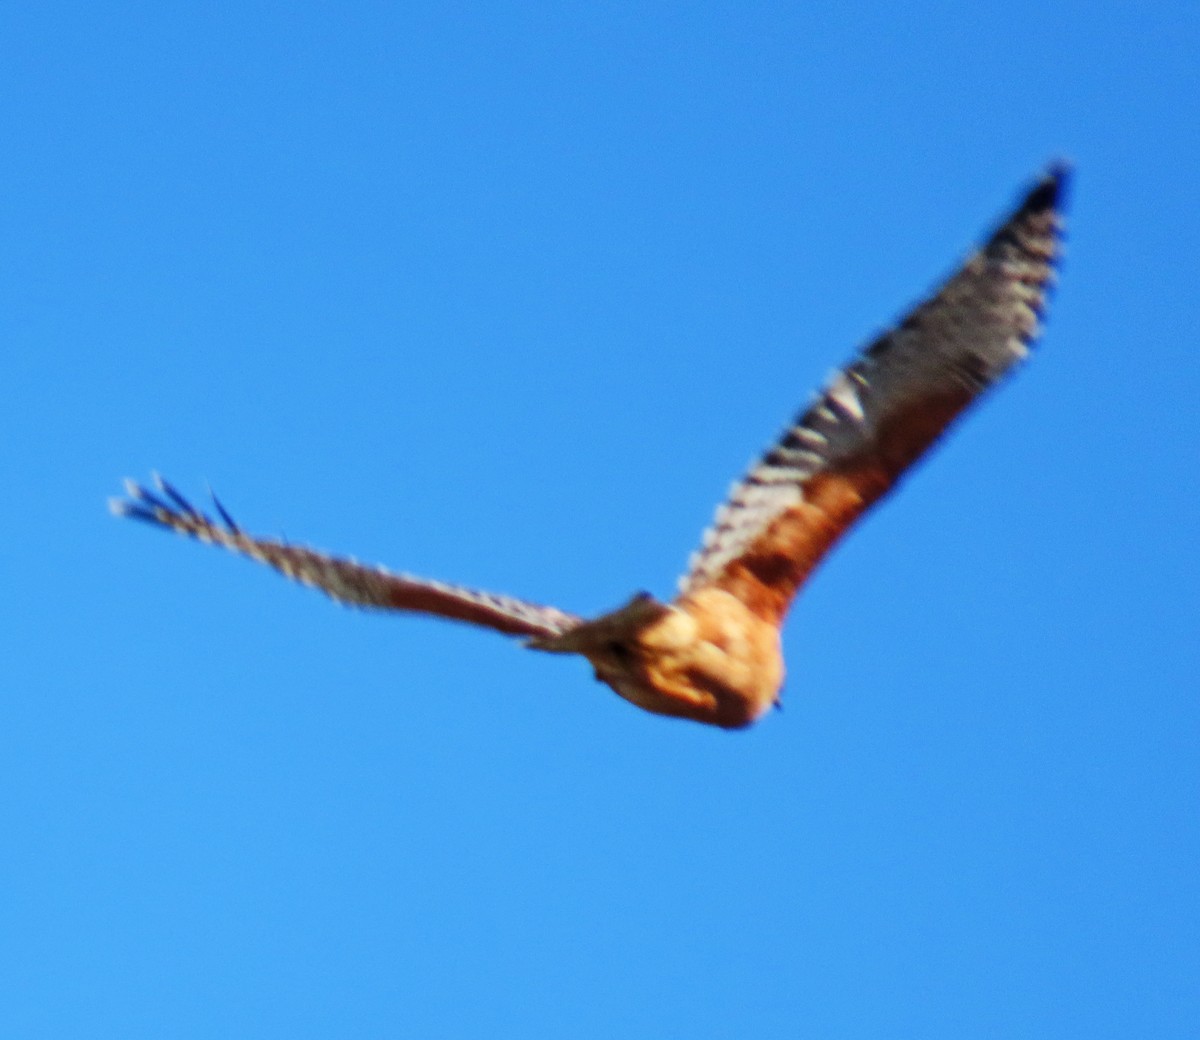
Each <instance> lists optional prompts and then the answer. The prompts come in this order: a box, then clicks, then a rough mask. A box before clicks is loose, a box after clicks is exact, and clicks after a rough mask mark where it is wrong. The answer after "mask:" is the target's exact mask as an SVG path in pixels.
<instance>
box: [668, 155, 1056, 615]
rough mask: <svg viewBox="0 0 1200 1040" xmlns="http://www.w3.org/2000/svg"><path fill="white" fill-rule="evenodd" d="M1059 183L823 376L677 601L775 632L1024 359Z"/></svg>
mask: <svg viewBox="0 0 1200 1040" xmlns="http://www.w3.org/2000/svg"><path fill="white" fill-rule="evenodd" d="M1067 176H1068V172H1067V170H1066V169H1065V168H1062V167H1056V168H1052V169H1051V170H1050V171H1049V172H1048V173H1047V174H1046V175H1045V177H1043V178H1042V180H1041V181H1040V182H1039V183H1038V184H1037V185H1035V186H1034V187H1033V189H1032V190H1031V191H1030V192H1029V193H1028V195H1027V196H1026V197H1025V199H1024V200H1023V201H1022V202H1021V203H1020V205H1019V206H1018V207H1017V208H1016V210H1015V211H1014V212H1013V213H1012V214H1011V215H1010V216H1009V218H1008V219H1007V220H1006V221H1005V222H1004V224H1002V225H1001V227H1000V228H999V229H998V230H997V231H996V232H995V233H994V234H993V235H992V237H991V238H990V239H989V240H988V242H987V243H986V244H985V245H984V246H983V248H982V249H980V250H979V251H978V252H976V253H975V254H974V255H973V256H971V257H969V258H968V259H967V261H966V262H965V263H964V264H963V266H962V267H961V268H960V269H959V270H958V271H957V272H956V273H955V274H954V275H952V276H951V277H950V279H949V280H948V281H946V283H945V284H944V285H942V287H941V288H940V289H939V290H938V291H937V292H936V293H935V294H934V295H933V296H932V297H931V298H929V299H928V300H926V301H925V302H924V303H923V304H921V305H920V306H918V307H917V308H916V309H915V310H913V311H912V312H911V313H910V314H909V315H908V316H907V317H905V318H904V319H903V320H902V321H901V322H900V323H899V325H897V326H896V327H895V328H893V329H891V330H890V331H888V332H886V333H885V334H884V335H882V336H881V337H880V338H879V339H877V340H876V341H875V342H874V343H872V344H871V345H870V346H868V347H867V348H866V349H865V350H864V351H863V352H862V353H861V354H859V356H858V357H857V358H855V360H854V361H853V362H852V363H851V364H850V365H849V366H848V367H847V368H845V369H843V370H842V371H840V372H838V373H836V374H835V375H834V376H833V378H832V379H831V380H830V381H829V383H828V385H826V387H825V388H824V389H823V390H822V391H821V392H820V393H819V394H818V395H817V397H816V400H815V401H814V402H813V403H812V405H811V406H810V407H809V408H808V409H807V410H805V411H804V412H802V413H801V414H800V415H799V416H798V417H797V419H796V421H795V423H794V424H793V425H792V426H791V427H790V428H789V429H788V430H787V431H786V432H785V433H784V435H783V437H782V438H781V439H780V441H779V442H778V443H777V444H776V445H775V447H773V448H772V449H771V450H770V451H768V452H767V453H766V455H764V456H763V458H762V459H761V460H760V461H759V462H758V464H757V465H755V466H754V467H753V469H751V470H750V472H749V473H748V474H747V475H746V477H745V478H744V479H743V480H742V481H741V482H740V483H739V484H737V485H736V486H735V487H734V489H733V491H732V493H731V496H730V498H729V501H728V502H727V503H726V504H725V505H723V506H722V507H721V509H720V510H719V511H718V513H717V516H716V520H715V522H714V525H713V527H712V528H711V529H710V530H709V531H708V532H707V534H706V535H705V538H704V544H703V547H702V548H701V550H700V551H699V552H698V553H697V554H696V555H695V556H694V557H693V559H692V563H691V568H690V570H689V573H688V574H687V575H686V576H685V577H684V578H683V579H682V581H681V583H680V590H681V591H680V594H681V597H686V596H687V595H689V594H690V593H694V592H696V591H698V590H699V589H701V588H705V587H709V586H716V587H719V588H723V589H725V590H727V591H729V592H731V593H732V594H734V595H735V596H737V597H738V598H739V599H741V600H742V601H743V602H744V603H746V604H747V606H749V607H750V608H751V609H752V610H753V611H754V612H755V613H756V614H758V615H759V616H760V617H763V618H765V619H768V620H770V621H772V622H774V623H778V622H780V621H781V620H782V618H783V615H784V614H785V613H786V611H787V609H788V606H789V605H790V603H791V601H792V599H793V597H794V596H795V594H796V591H797V589H798V588H799V587H800V585H801V584H802V583H803V582H804V580H805V578H806V577H807V576H808V574H809V573H810V572H811V571H812V569H813V567H815V566H816V564H817V563H818V562H819V561H820V560H821V558H822V557H823V556H824V555H825V554H826V553H827V552H828V551H829V549H830V547H831V546H832V545H833V544H834V543H835V542H836V541H837V540H838V539H839V538H840V537H841V536H842V535H843V534H845V533H846V531H847V530H849V528H850V526H851V525H852V524H853V523H854V522H855V520H857V519H858V517H859V516H861V515H862V513H863V512H864V511H865V510H867V509H868V508H869V507H870V506H871V505H872V504H874V503H875V502H877V501H878V500H879V499H880V498H882V497H883V496H884V495H885V494H887V492H888V491H889V490H891V488H892V487H893V486H894V485H895V483H896V481H897V480H898V478H899V477H900V476H901V474H902V473H904V471H905V470H906V469H907V468H908V467H909V466H911V465H912V464H913V463H914V462H916V461H917V459H919V458H920V457H921V456H922V455H923V454H924V453H925V451H926V450H927V449H928V448H929V447H930V446H931V445H932V444H933V443H934V441H936V440H937V439H938V438H939V437H940V436H941V435H942V433H943V432H944V431H945V430H946V428H947V427H948V426H949V425H950V424H951V423H952V422H953V421H954V419H955V418H957V416H958V415H959V414H960V413H961V412H962V411H963V410H964V409H965V408H967V406H968V405H970V404H971V403H972V402H973V401H975V400H976V399H977V398H978V397H979V396H980V395H981V394H982V393H983V392H984V391H985V390H987V389H988V388H989V387H990V386H992V385H993V384H995V383H996V382H997V381H998V380H999V379H1000V378H1001V377H1002V376H1003V375H1004V374H1005V373H1006V372H1007V371H1008V370H1009V369H1010V368H1011V367H1012V366H1013V365H1015V364H1016V363H1017V362H1018V361H1020V360H1021V359H1023V358H1024V357H1025V356H1026V355H1027V354H1028V352H1029V346H1030V344H1031V343H1032V341H1033V339H1034V338H1035V337H1036V336H1037V333H1038V319H1039V318H1040V317H1041V314H1042V312H1043V310H1044V307H1045V303H1046V294H1047V290H1048V288H1049V286H1050V284H1051V282H1052V280H1053V268H1054V263H1055V260H1056V258H1057V255H1058V247H1059V239H1060V235H1061V225H1062V220H1061V216H1060V208H1061V203H1062V200H1063V196H1064V193H1065V186H1066V181H1067Z"/></svg>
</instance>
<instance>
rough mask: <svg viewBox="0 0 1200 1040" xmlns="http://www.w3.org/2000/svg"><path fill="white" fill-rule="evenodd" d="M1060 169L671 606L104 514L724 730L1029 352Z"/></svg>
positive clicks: (763, 702) (689, 578) (810, 423)
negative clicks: (864, 531)
mask: <svg viewBox="0 0 1200 1040" xmlns="http://www.w3.org/2000/svg"><path fill="white" fill-rule="evenodd" d="M1067 176H1068V173H1067V170H1066V168H1065V167H1061V166H1056V167H1052V168H1051V169H1050V170H1049V171H1048V172H1047V173H1046V175H1045V176H1044V177H1043V178H1042V179H1041V180H1040V181H1039V182H1038V183H1037V184H1036V185H1035V186H1034V187H1033V188H1032V189H1031V190H1030V191H1029V192H1028V194H1027V195H1026V196H1025V198H1024V199H1023V200H1022V201H1021V203H1020V204H1019V205H1018V206H1017V208H1016V209H1015V210H1014V211H1013V212H1012V213H1011V214H1010V215H1009V217H1008V218H1007V220H1005V221H1004V223H1003V224H1002V225H1001V226H1000V228H999V229H998V230H997V231H996V232H995V233H994V234H993V235H992V236H991V237H990V238H989V239H988V240H987V242H986V244H985V245H984V246H983V247H982V248H981V249H980V250H979V251H978V252H976V253H974V254H973V255H972V256H970V257H969V258H968V259H967V260H966V262H965V263H964V264H963V265H962V267H961V268H960V269H959V270H958V271H957V272H955V273H954V274H953V275H952V276H951V277H950V278H949V279H948V280H947V281H946V282H945V283H944V284H943V285H942V286H941V288H940V289H938V291H937V292H936V293H935V294H934V295H933V296H931V297H930V298H929V299H928V300H926V301H925V302H924V303H922V304H920V305H919V306H918V307H916V308H915V309H914V310H913V311H912V312H911V313H910V314H908V315H907V316H906V317H905V318H904V319H903V320H902V321H901V322H900V323H899V324H898V325H897V326H895V327H894V328H892V329H891V330H889V331H888V332H886V333H884V334H883V335H882V336H880V337H879V338H878V339H877V340H875V342H873V343H871V344H870V345H869V346H868V347H867V348H866V349H865V350H863V351H862V352H861V353H860V354H859V355H858V356H857V357H856V358H855V359H854V360H853V361H852V362H851V363H850V364H849V366H847V367H846V368H844V369H842V370H841V371H839V372H837V373H836V374H835V375H834V376H833V377H832V379H830V381H829V382H828V384H827V385H826V386H825V388H824V389H823V390H821V391H820V392H819V393H818V394H817V396H816V398H815V400H814V401H813V402H812V403H811V404H810V405H809V407H808V408H806V409H805V410H804V411H803V412H802V413H801V414H800V415H799V416H798V417H797V419H796V421H795V422H794V423H793V424H792V425H791V426H789V427H788V428H787V430H786V431H785V432H784V434H783V436H782V437H781V438H780V440H779V442H778V443H777V444H776V445H775V446H774V447H773V448H771V449H770V450H769V451H768V452H767V453H766V454H765V455H764V456H763V457H762V458H761V459H760V460H759V462H758V463H757V464H756V465H755V466H754V467H753V468H752V469H751V470H750V472H749V473H747V474H746V476H745V477H744V478H743V479H742V480H741V481H740V482H739V483H738V484H737V485H735V486H734V488H733V491H732V493H731V495H730V497H729V500H728V501H727V502H726V503H725V504H724V505H723V506H721V508H720V509H719V510H718V512H717V515H716V520H715V523H714V524H713V526H712V528H711V529H710V530H709V531H708V532H707V534H706V535H705V536H704V542H703V546H702V548H701V549H700V551H699V552H698V553H696V554H695V556H694V557H693V558H692V561H691V566H690V568H689V570H688V572H687V574H686V575H684V577H683V579H682V580H681V582H680V588H679V594H678V595H677V596H676V597H675V599H674V600H673V601H672V602H670V603H661V602H659V601H658V600H656V599H654V598H653V597H652V596H650V595H648V594H645V593H643V594H640V595H637V596H635V597H634V598H633V599H632V600H630V601H629V603H627V604H626V605H625V606H623V607H621V608H619V609H618V610H615V611H612V612H611V613H609V614H604V615H602V616H601V617H598V618H595V619H593V620H585V619H583V618H580V617H576V616H575V615H573V614H567V613H564V612H563V611H561V610H556V609H554V608H553V607H543V606H539V605H537V604H534V603H528V602H525V601H524V600H519V599H513V598H511V597H509V596H501V595H495V594H492V593H488V592H479V591H476V590H474V589H467V588H462V587H460V586H457V585H447V584H444V583H442V582H439V581H429V580H426V579H424V578H415V577H412V576H409V575H406V574H393V573H391V572H390V571H387V570H385V569H383V568H378V567H368V566H364V565H362V564H360V563H357V562H355V561H354V560H350V559H344V558H339V557H334V556H327V555H326V554H324V553H320V552H315V551H314V550H312V549H306V548H301V547H299V546H293V545H288V544H286V543H284V542H280V541H272V540H268V539H262V538H255V537H253V536H251V535H248V534H245V533H244V532H243V531H242V530H241V528H240V527H238V526H237V524H235V523H234V522H233V520H232V519H231V518H230V516H229V514H228V513H227V512H226V511H225V509H224V508H223V507H222V506H221V504H220V503H219V502H217V501H216V499H215V498H214V504H215V506H216V509H217V511H218V513H219V515H220V521H221V522H220V523H218V522H214V521H213V520H211V519H210V518H209V517H207V516H205V515H204V514H203V513H201V512H200V511H199V510H197V509H196V508H195V507H193V506H192V505H191V504H190V503H189V502H188V501H187V500H186V499H185V498H183V496H182V495H180V494H179V493H178V492H177V491H176V490H175V489H174V488H173V487H172V486H171V485H170V484H168V483H167V482H166V481H164V480H162V479H161V478H156V480H157V489H158V490H157V492H152V491H149V490H147V489H146V488H143V487H141V486H139V485H138V484H136V483H133V482H132V481H129V482H127V485H126V487H127V491H128V495H129V497H128V498H127V499H116V500H114V501H113V502H112V509H113V511H114V512H115V513H117V514H119V515H121V516H129V517H133V518H135V519H138V520H145V521H149V522H150V523H153V524H156V525H158V526H161V527H167V528H170V529H171V530H173V531H177V532H178V533H180V534H185V535H190V536H191V537H193V538H198V539H200V540H201V541H205V542H212V543H213V544H215V545H220V546H223V547H224V548H226V549H230V550H233V551H234V552H240V553H242V554H244V555H246V556H249V557H251V558H252V559H255V560H258V561H260V562H261V563H265V564H268V565H270V566H272V567H274V568H275V569H276V570H279V571H281V572H282V573H284V574H285V575H287V576H288V577H289V578H294V579H296V580H297V581H301V582H304V583H305V584H306V585H313V586H316V587H317V588H319V589H322V590H324V591H325V592H326V593H328V594H329V595H330V596H332V597H333V598H334V599H337V600H341V601H342V602H343V603H351V604H355V605H358V606H363V607H377V608H380V609H383V610H408V611H417V612H419V613H425V614H436V615H438V616H440V617H444V618H452V619H454V620H456V621H466V622H470V623H472V624H475V625H481V626H483V627H485V628H492V629H496V630H497V631H500V632H504V633H506V634H508V635H514V636H523V637H525V645H526V646H528V647H531V648H532V649H535V650H544V651H547V652H550V653H564V654H581V655H582V656H584V657H586V658H587V659H588V660H589V661H590V662H591V663H592V666H593V667H594V669H595V673H596V678H597V679H599V680H600V681H602V682H605V683H607V684H608V685H609V686H611V687H612V688H613V689H614V690H616V692H617V693H619V694H620V695H621V696H622V697H624V698H625V699H627V700H629V701H632V702H633V703H634V704H637V705H639V706H641V707H642V708H645V709H646V710H647V711H651V712H655V713H657V714H660V715H671V716H676V717H681V718H688V719H694V720H696V721H698V722H706V723H710V724H713V725H716V726H722V727H726V728H729V729H734V728H739V727H742V726H747V725H749V724H750V723H752V722H754V721H755V720H756V719H758V718H759V717H760V716H761V715H762V714H763V713H764V712H765V711H767V709H769V708H770V707H771V706H772V704H774V703H776V701H777V698H778V694H779V690H780V687H781V685H782V682H783V656H782V652H781V649H780V635H779V633H780V627H781V625H782V623H783V620H784V616H785V614H786V613H787V610H788V607H789V606H790V605H791V603H792V600H793V599H794V598H795V595H796V592H797V590H798V589H799V588H800V586H801V585H802V584H803V583H804V581H805V580H806V579H807V578H808V576H809V574H811V573H812V570H813V568H814V567H815V566H816V564H817V563H818V562H819V561H820V560H821V558H822V557H824V556H825V554H826V553H827V552H828V551H829V549H830V548H831V546H833V544H834V543H835V542H836V541H837V540H838V539H839V538H841V536H842V535H844V534H845V533H846V532H847V531H848V530H849V529H850V527H851V525H852V524H853V523H854V522H855V521H856V520H857V519H858V518H859V517H860V516H861V515H862V514H863V513H864V512H865V511H866V510H867V509H869V508H870V507H871V506H872V505H873V504H874V503H876V502H877V501H879V499H881V498H882V497H883V496H884V495H886V494H887V493H888V491H890V490H891V489H892V488H893V487H894V486H895V484H896V482H897V480H898V479H899V478H900V476H901V475H902V474H903V473H904V472H905V470H907V469H908V467H909V466H911V465H912V464H913V463H914V462H916V461H917V459H919V458H920V457H921V456H922V455H923V454H924V453H925V452H926V451H927V450H928V449H929V447H930V446H931V445H932V444H933V443H934V442H935V441H936V440H937V439H938V438H939V437H940V436H941V435H942V433H943V432H944V431H945V430H946V429H947V427H948V426H949V425H950V424H951V423H952V422H953V421H954V420H955V419H956V418H957V417H958V415H959V414H960V413H961V412H962V411H963V410H964V409H966V408H967V406H968V405H970V404H971V403H972V402H973V401H975V400H976V399H977V398H978V397H979V396H980V395H981V394H982V393H983V392H984V391H985V390H987V389H988V388H989V387H990V386H992V385H993V384H995V383H996V382H997V381H999V379H1000V378H1001V377H1002V376H1003V375H1004V374H1005V373H1006V372H1007V371H1008V370H1009V369H1010V368H1012V367H1013V366H1014V365H1015V364H1016V363H1017V362H1018V361H1020V360H1022V359H1023V358H1024V357H1025V356H1026V354H1027V353H1028V352H1029V347H1030V344H1031V343H1032V341H1033V340H1034V338H1035V337H1036V335H1037V333H1038V322H1039V318H1040V317H1041V314H1042V312H1043V310H1044V308H1045V303H1046V297H1047V292H1048V289H1049V287H1050V285H1051V282H1052V280H1053V277H1054V264H1055V261H1056V259H1057V257H1058V253H1059V242H1060V238H1061V231H1062V218H1061V210H1062V201H1063V197H1064V192H1065V186H1066V181H1067Z"/></svg>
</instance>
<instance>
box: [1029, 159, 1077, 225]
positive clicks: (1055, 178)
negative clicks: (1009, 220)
mask: <svg viewBox="0 0 1200 1040" xmlns="http://www.w3.org/2000/svg"><path fill="white" fill-rule="evenodd" d="M1073 174H1074V168H1073V166H1072V165H1071V163H1070V162H1069V161H1068V160H1066V159H1055V160H1054V161H1053V162H1052V163H1050V165H1049V166H1047V167H1046V172H1045V173H1044V174H1042V176H1041V179H1040V180H1039V181H1038V182H1037V184H1035V185H1034V186H1033V188H1032V189H1031V190H1030V192H1029V194H1028V195H1026V196H1025V201H1024V202H1023V203H1021V208H1020V212H1021V213H1042V212H1045V211H1046V210H1062V209H1064V208H1066V204H1067V191H1068V189H1069V188H1070V185H1071V177H1072V175H1073Z"/></svg>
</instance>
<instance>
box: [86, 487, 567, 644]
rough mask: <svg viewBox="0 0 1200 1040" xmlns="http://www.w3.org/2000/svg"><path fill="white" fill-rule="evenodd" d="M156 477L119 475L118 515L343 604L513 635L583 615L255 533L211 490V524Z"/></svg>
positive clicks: (563, 625)
mask: <svg viewBox="0 0 1200 1040" xmlns="http://www.w3.org/2000/svg"><path fill="white" fill-rule="evenodd" d="M155 483H156V486H157V489H158V493H157V494H156V493H154V492H151V491H148V490H147V489H146V488H144V487H142V486H140V485H139V484H136V483H135V482H133V481H126V484H125V490H126V492H127V493H128V496H129V497H128V498H123V499H121V498H117V499H113V500H112V501H111V502H110V503H109V504H110V507H111V509H112V511H113V512H114V513H116V514H117V515H118V516H128V517H132V518H133V519H135V520H144V521H146V522H147V523H151V524H155V525H156V526H158V527H165V528H168V529H169V530H172V531H175V532H177V533H178V534H182V535H187V536H188V537H190V538H196V539H198V540H199V541H202V542H209V543H211V544H213V545H219V546H221V547H222V548H225V549H229V550H230V551H231V552H237V553H241V554H242V555H243V556H249V557H250V558H251V559H252V560H257V561H258V562H259V563H265V564H267V566H269V567H274V568H275V569H276V570H277V571H280V572H281V573H283V574H285V575H287V577H289V578H293V579H294V580H296V581H299V582H303V583H304V584H305V585H311V586H313V587H314V588H318V589H320V590H321V591H323V592H325V593H327V594H328V595H330V596H332V597H333V598H334V599H336V600H339V601H341V602H342V603H350V604H353V605H354V606H359V607H373V608H377V609H380V610H411V611H415V612H417V613H420V614H435V615H437V616H438V617H444V618H450V619H452V620H454V621H465V622H468V623H470V624H473V625H482V626H483V627H484V628H492V629H496V630H497V631H499V632H504V633H506V634H507V635H514V636H538V637H550V636H556V635H560V634H562V633H563V632H565V631H567V630H568V629H571V628H574V627H575V626H576V625H578V624H580V622H581V621H582V619H581V618H578V617H575V616H574V615H573V614H567V613H564V612H563V611H561V610H555V609H554V608H553V607H542V606H538V605H537V604H535V603H526V602H525V601H524V600H519V599H514V598H512V597H511V596H500V595H495V594H493V593H490V592H479V591H476V590H475V589H465V588H461V587H460V586H457V585H447V584H445V583H443V582H440V581H428V580H426V579H424V578H414V577H412V576H411V575H408V574H392V573H391V572H390V571H387V570H384V569H383V568H382V567H368V566H365V565H363V564H361V563H358V562H357V561H355V560H349V559H343V558H340V557H337V556H327V555H326V554H325V553H321V552H317V551H315V550H313V549H306V548H303V547H301V546H296V545H288V544H287V543H286V542H279V541H272V540H269V539H264V538H254V537H252V536H250V535H247V534H245V533H244V532H243V531H242V530H241V528H239V527H238V525H237V524H235V523H234V522H233V520H232V519H231V518H230V516H229V514H228V513H227V512H226V511H225V509H224V507H223V506H222V505H221V503H220V502H218V501H217V500H216V498H215V496H214V498H213V504H214V505H215V506H216V508H217V512H218V513H219V514H220V516H221V520H222V523H216V522H214V521H213V520H212V519H210V518H209V517H208V516H206V515H205V514H204V513H202V512H200V510H198V509H197V508H196V507H195V506H193V505H192V504H191V503H190V502H189V501H188V500H187V499H185V498H184V497H183V496H182V495H181V494H180V493H179V492H178V491H176V490H175V489H174V488H173V487H172V486H171V485H170V484H168V483H167V482H166V481H165V480H163V479H162V478H161V477H157V476H156V477H155Z"/></svg>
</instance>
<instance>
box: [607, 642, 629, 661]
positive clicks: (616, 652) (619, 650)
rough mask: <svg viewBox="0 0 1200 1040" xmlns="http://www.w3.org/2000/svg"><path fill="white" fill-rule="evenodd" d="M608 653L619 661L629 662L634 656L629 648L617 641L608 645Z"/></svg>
mask: <svg viewBox="0 0 1200 1040" xmlns="http://www.w3.org/2000/svg"><path fill="white" fill-rule="evenodd" d="M608 652H609V653H610V654H612V655H613V657H615V658H616V659H617V660H618V661H628V660H629V659H630V658H631V657H632V656H633V654H632V653H631V652H630V650H629V647H628V646H626V645H625V644H624V643H618V642H615V641H614V642H612V643H609V644H608Z"/></svg>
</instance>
